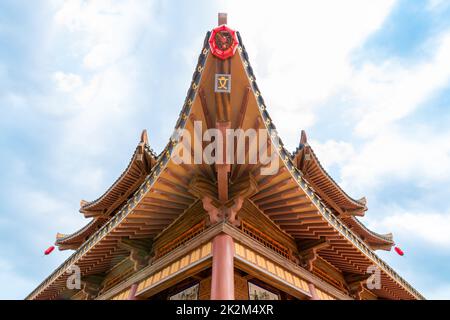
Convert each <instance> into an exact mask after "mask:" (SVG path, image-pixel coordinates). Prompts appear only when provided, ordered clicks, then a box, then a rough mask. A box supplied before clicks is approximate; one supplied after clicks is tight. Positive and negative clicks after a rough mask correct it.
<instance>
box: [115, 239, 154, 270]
mask: <svg viewBox="0 0 450 320" xmlns="http://www.w3.org/2000/svg"><path fill="white" fill-rule="evenodd" d="M152 244H153V242H152V240H143V239H136V240H131V239H129V238H122V239H121V240H120V242H119V247H120V248H122V249H125V250H127V251H129V252H130V260H131V262H133V264H134V271H138V270H140V269H142V268H144V267H146V266H148V265H149V263H150V259H151V257H152V254H151V248H152Z"/></svg>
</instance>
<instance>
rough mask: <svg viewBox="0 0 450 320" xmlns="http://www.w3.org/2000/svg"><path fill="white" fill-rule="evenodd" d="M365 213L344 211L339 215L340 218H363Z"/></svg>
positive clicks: (359, 210)
mask: <svg viewBox="0 0 450 320" xmlns="http://www.w3.org/2000/svg"><path fill="white" fill-rule="evenodd" d="M365 213H366V211H365V210H364V209H355V210H345V211H343V212H342V213H341V214H340V216H339V217H340V218H348V217H351V216H357V217H364V215H365Z"/></svg>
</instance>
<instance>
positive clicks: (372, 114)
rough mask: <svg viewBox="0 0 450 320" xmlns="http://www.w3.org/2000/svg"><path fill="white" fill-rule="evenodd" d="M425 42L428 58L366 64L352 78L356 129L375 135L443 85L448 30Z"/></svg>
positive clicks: (448, 71)
mask: <svg viewBox="0 0 450 320" xmlns="http://www.w3.org/2000/svg"><path fill="white" fill-rule="evenodd" d="M433 40H434V41H430V42H428V43H426V45H427V46H428V49H427V51H428V52H427V53H428V54H431V55H432V57H431V59H426V60H424V61H421V62H417V63H412V64H411V63H407V62H406V61H386V62H384V63H382V64H381V65H375V64H371V63H370V64H367V65H365V66H364V68H363V69H362V71H361V72H359V71H357V72H355V74H354V78H353V79H352V80H351V83H349V84H350V85H351V87H350V90H352V91H353V95H352V100H353V102H354V105H355V109H357V110H355V111H356V112H357V118H358V119H357V124H356V132H357V133H358V134H360V135H362V136H367V135H377V134H378V133H379V132H380V131H382V130H383V129H384V128H385V127H386V126H388V125H390V124H391V123H393V122H395V121H397V120H400V119H402V118H404V117H406V116H408V115H409V114H411V113H412V112H413V111H415V110H416V109H417V108H418V107H419V106H420V104H421V103H423V102H424V101H426V100H427V98H429V97H430V96H431V95H432V94H433V93H434V92H436V91H437V90H439V89H441V88H443V87H444V86H445V85H447V84H448V81H449V80H450V61H449V59H448V57H449V56H450V33H444V34H443V35H440V36H439V37H438V39H433Z"/></svg>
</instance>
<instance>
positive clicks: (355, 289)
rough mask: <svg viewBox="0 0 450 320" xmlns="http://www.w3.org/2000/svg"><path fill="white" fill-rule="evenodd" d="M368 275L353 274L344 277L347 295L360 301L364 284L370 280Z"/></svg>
mask: <svg viewBox="0 0 450 320" xmlns="http://www.w3.org/2000/svg"><path fill="white" fill-rule="evenodd" d="M370 276H371V275H370V274H354V273H349V274H345V275H344V279H345V282H346V284H347V288H348V291H349V293H350V294H351V295H352V296H353V297H354V298H355V299H357V300H361V294H362V293H363V291H364V282H365V281H366V280H367V279H368V278H370Z"/></svg>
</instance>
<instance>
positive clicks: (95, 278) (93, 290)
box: [81, 275, 105, 299]
mask: <svg viewBox="0 0 450 320" xmlns="http://www.w3.org/2000/svg"><path fill="white" fill-rule="evenodd" d="M104 279H105V275H90V276H85V277H82V278H81V284H82V289H81V290H82V291H83V293H84V294H85V295H86V296H87V297H88V299H93V298H95V297H96V296H97V295H98V293H99V292H100V290H101V289H102V287H103V286H102V282H103V280H104Z"/></svg>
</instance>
